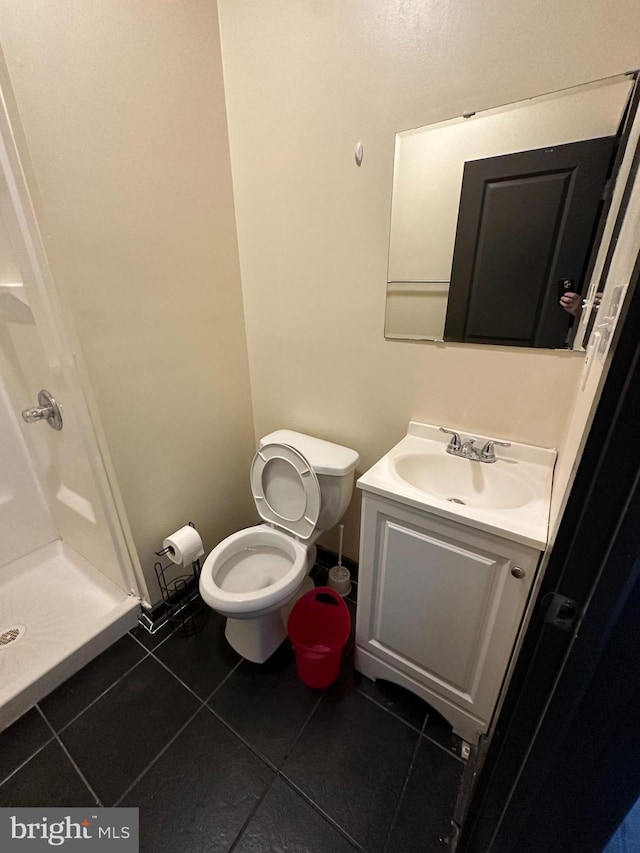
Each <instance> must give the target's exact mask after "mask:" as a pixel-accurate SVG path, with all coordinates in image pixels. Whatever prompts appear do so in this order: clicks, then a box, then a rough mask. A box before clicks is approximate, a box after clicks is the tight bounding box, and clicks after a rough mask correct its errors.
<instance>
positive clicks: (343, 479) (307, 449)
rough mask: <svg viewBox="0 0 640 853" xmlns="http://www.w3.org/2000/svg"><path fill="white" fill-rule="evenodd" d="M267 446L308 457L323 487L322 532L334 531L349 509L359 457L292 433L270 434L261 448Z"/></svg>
mask: <svg viewBox="0 0 640 853" xmlns="http://www.w3.org/2000/svg"><path fill="white" fill-rule="evenodd" d="M265 444H288V445H289V446H290V447H293V448H295V450H297V451H298V452H299V453H301V454H302V455H303V456H304V458H305V459H306V460H307V462H308V463H309V465H310V466H311V468H313V470H314V472H315V474H316V476H317V478H318V483H319V484H320V494H321V505H320V515H319V517H318V529H319V530H331V528H332V527H334V526H335V525H336V524H337V523H338V522H339V521H340V519H341V518H342V516H343V515H344V514H345V512H346V509H347V507H348V506H349V501H350V500H351V494H352V492H353V479H354V471H355V467H356V465H357V464H358V459H359V458H360V457H359V455H358V453H357V452H356V451H355V450H351V448H349V447H343V446H342V445H340V444H333V442H331V441H324V440H323V439H321V438H314V437H313V436H311V435H305V434H304V433H302V432H295V431H294V430H291V429H278V430H276V431H275V432H270V433H269V435H265V436H264V438H261V439H260V443H259V448H262V447H263V446H264V445H265Z"/></svg>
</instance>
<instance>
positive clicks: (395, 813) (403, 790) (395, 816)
mask: <svg viewBox="0 0 640 853" xmlns="http://www.w3.org/2000/svg"><path fill="white" fill-rule="evenodd" d="M428 719H429V712H428V711H427V712H426V713H425V715H424V720H423V722H422V728H421V729H420V732H419V734H418V740H417V743H416V745H415V748H414V750H413V755H412V756H411V761H410V762H409V769H408V770H407V775H406V777H405V780H404V782H403V783H402V788H401V789H400V794H399V796H398V802H397V803H396V807H395V809H394V811H393V817H392V818H391V823H390V824H389V829H388V831H387V837H386V838H385V840H384V846H383V848H382V853H387V848H388V847H389V842H390V841H391V834H392V833H393V830H394V829H395V826H396V823H397V821H398V815H399V814H400V807H401V806H402V802H403V800H404V795H405V793H406V791H407V787H408V785H409V778H410V776H411V771H412V770H413V768H414V765H415V763H416V759H417V757H418V750H419V749H420V744H421V743H422V737H423V733H424V730H425V727H426V725H427V720H428Z"/></svg>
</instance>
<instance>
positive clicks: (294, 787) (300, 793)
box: [278, 771, 366, 853]
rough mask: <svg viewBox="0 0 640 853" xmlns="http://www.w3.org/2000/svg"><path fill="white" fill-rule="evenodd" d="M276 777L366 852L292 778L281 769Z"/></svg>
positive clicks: (360, 848) (343, 835) (357, 847)
mask: <svg viewBox="0 0 640 853" xmlns="http://www.w3.org/2000/svg"><path fill="white" fill-rule="evenodd" d="M278 778H280V779H282V781H283V782H284V783H285V785H287V787H289V788H291V790H292V791H294V793H296V794H298V796H299V797H301V798H302V799H303V800H304V801H305V803H307V805H309V806H311V808H312V809H313V810H314V811H315V812H316V813H317V814H319V815H320V817H322V818H324V820H326V821H327V823H329V824H331V826H332V827H333V828H334V829H335V830H337V831H338V832H339V833H340V835H342V837H343V838H346V839H347V841H348V842H349V843H350V844H352V845H353V846H354V847H355V848H356V849H357V850H361V851H362V853H366V851H365V849H364V847H363V846H362V845H361V844H359V843H358V842H357V841H356V840H355V838H353V837H352V836H351V835H349V833H348V832H347V831H346V829H344V828H343V827H342V826H340V824H339V823H338V822H337V820H336V819H335V818H333V817H331V815H330V814H328V813H327V812H325V810H324V809H323V808H322V806H320V805H318V803H316V801H315V800H313V799H312V798H311V797H310V796H309V794H307V793H306V792H305V791H303V790H302V788H300V787H299V786H298V785H297V784H296V783H295V782H294V781H293V780H292V779H289V777H288V776H285V775H284V773H282V772H281V771H278Z"/></svg>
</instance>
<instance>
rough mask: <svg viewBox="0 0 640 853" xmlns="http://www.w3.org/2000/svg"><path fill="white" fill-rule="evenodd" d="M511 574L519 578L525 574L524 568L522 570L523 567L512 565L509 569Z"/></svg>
mask: <svg viewBox="0 0 640 853" xmlns="http://www.w3.org/2000/svg"><path fill="white" fill-rule="evenodd" d="M511 574H512V575H513V576H514V578H519V579H520V578H523V577H524V576H525V575H526V572H525V570H524V569H521V568H520V566H514V567H513V568H512V569H511Z"/></svg>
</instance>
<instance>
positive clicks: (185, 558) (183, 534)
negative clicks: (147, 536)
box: [162, 524, 204, 566]
mask: <svg viewBox="0 0 640 853" xmlns="http://www.w3.org/2000/svg"><path fill="white" fill-rule="evenodd" d="M162 547H163V548H170V549H171V550H170V551H169V552H168V554H167V556H168V557H169V559H170V560H171V561H172V562H173V563H175V564H176V565H177V566H186V565H188V564H189V563H193V561H194V560H197V559H198V558H199V557H202V555H203V554H204V548H203V547H202V539H201V538H200V534H199V533H198V531H197V530H196V529H195V527H191V526H190V525H188V524H187V525H185V526H184V527H181V528H180V530H176V532H175V533H172V534H171V536H167V538H166V539H165V540H164V542H163V543H162Z"/></svg>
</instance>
